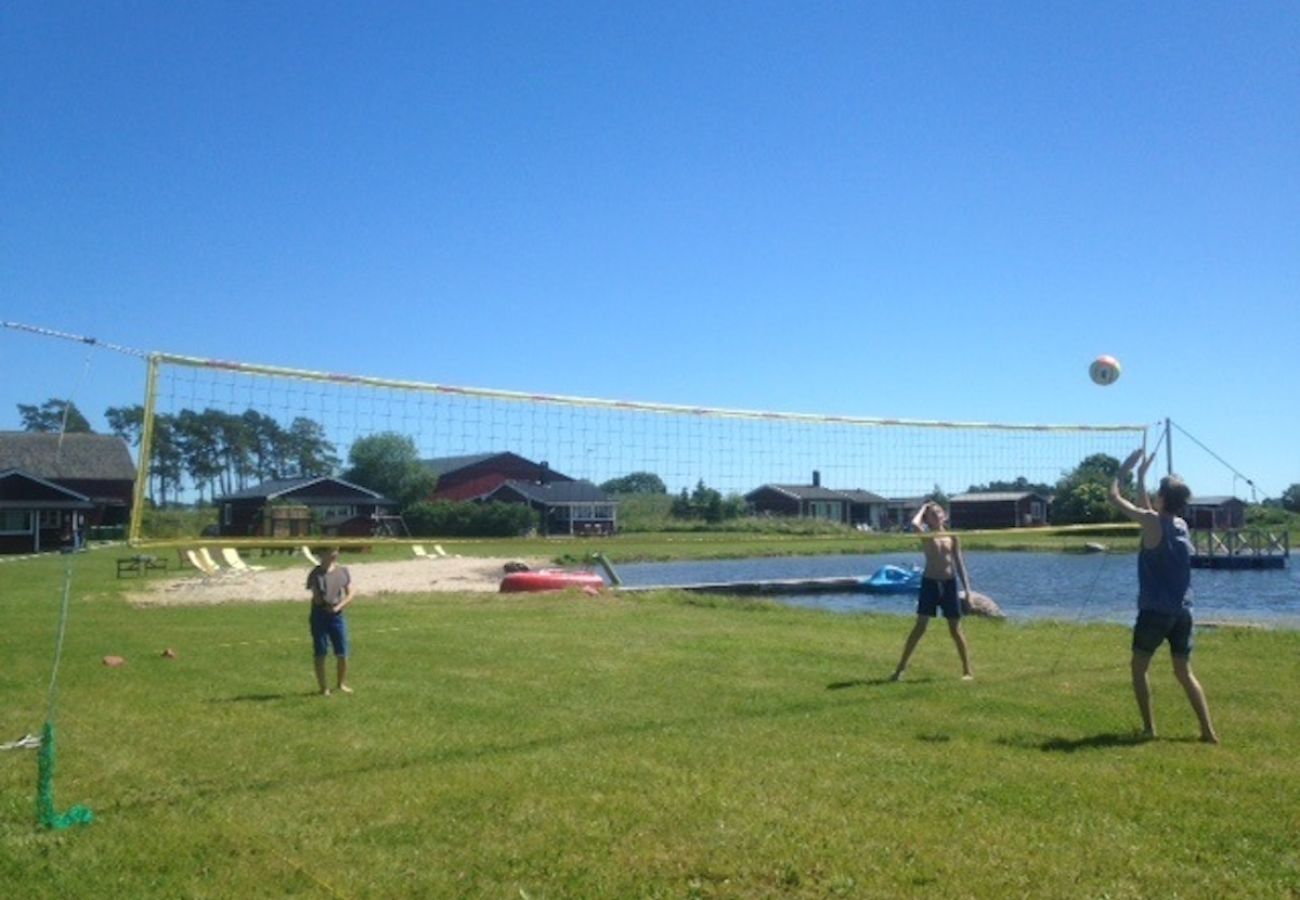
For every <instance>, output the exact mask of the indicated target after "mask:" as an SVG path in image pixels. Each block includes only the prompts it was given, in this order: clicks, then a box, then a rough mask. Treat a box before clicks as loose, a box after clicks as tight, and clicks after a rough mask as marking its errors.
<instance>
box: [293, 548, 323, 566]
mask: <svg viewBox="0 0 1300 900" xmlns="http://www.w3.org/2000/svg"><path fill="white" fill-rule="evenodd" d="M298 552H299V553H301V554H302V555H303V556H304V557H306V559H307V562H309V563H311V564H312V565H313V566H319V565H320V560H319V559H317V558H316V554H314V553H312V552H311V548H310V547H308V546H307V545H306V544H303V545H302V546H301V547H299V548H298Z"/></svg>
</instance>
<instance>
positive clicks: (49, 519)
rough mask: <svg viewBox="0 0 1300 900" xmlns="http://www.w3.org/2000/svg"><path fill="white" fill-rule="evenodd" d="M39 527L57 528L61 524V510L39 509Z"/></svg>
mask: <svg viewBox="0 0 1300 900" xmlns="http://www.w3.org/2000/svg"><path fill="white" fill-rule="evenodd" d="M40 522H41V524H40V527H41V528H58V527H59V526H60V525H62V524H63V512H62V511H61V510H57V509H43V510H41V518H40Z"/></svg>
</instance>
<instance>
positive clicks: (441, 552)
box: [433, 544, 447, 557]
mask: <svg viewBox="0 0 1300 900" xmlns="http://www.w3.org/2000/svg"><path fill="white" fill-rule="evenodd" d="M433 552H434V553H436V554H438V555H439V556H443V557H445V556H446V555H447V551H446V550H444V549H442V544H434V545H433Z"/></svg>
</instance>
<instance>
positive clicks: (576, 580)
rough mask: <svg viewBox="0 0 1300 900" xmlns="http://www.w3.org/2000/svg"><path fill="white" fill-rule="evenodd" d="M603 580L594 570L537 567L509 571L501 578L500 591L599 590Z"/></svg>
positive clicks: (510, 592)
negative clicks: (520, 570) (530, 569)
mask: <svg viewBox="0 0 1300 900" xmlns="http://www.w3.org/2000/svg"><path fill="white" fill-rule="evenodd" d="M603 587H605V580H604V579H603V578H601V577H600V576H599V575H597V574H596V573H595V572H574V571H571V570H568V569H537V570H536V571H532V572H511V573H510V574H509V575H507V576H506V577H505V578H502V579H501V592H502V593H503V594H514V593H519V592H521V591H563V590H567V589H569V588H577V589H579V590H587V589H591V590H600V589H601V588H603Z"/></svg>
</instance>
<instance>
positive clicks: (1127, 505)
mask: <svg viewBox="0 0 1300 900" xmlns="http://www.w3.org/2000/svg"><path fill="white" fill-rule="evenodd" d="M1142 458H1143V453H1142V448H1141V447H1139V448H1138V449H1136V450H1134V451H1133V452H1132V453H1130V454H1129V457H1128V459H1126V460H1124V462H1122V463H1120V467H1119V471H1118V472H1116V473H1115V477H1114V478H1112V479H1111V482H1110V505H1111V506H1113V507H1115V508H1116V509H1118V510H1119V511H1120V512H1122V513H1123V514H1124V515H1125V516H1127V517H1128V518H1129V519H1130V520H1132V521H1134V522H1137V523H1138V524H1139V525H1141V526H1142V543H1143V544H1144V545H1145V546H1147V547H1154V546H1155V545H1156V544H1157V543H1159V542H1160V514H1159V513H1157V512H1156V511H1155V510H1153V509H1151V507H1150V506H1149V505H1147V506H1136V505H1134V504H1133V503H1132V502H1130V501H1129V500H1128V498H1126V497H1125V496H1124V495H1123V494H1121V493H1120V490H1119V486H1120V483H1121V482H1123V481H1124V480H1125V479H1127V478H1128V475H1129V473H1130V472H1132V471H1133V467H1134V466H1136V465H1137V464H1138V462H1139V461H1141V460H1142ZM1149 464H1150V463H1149V462H1148V463H1146V465H1149ZM1145 493H1146V492H1145V491H1143V492H1142V494H1141V495H1140V497H1142V498H1145Z"/></svg>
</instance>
